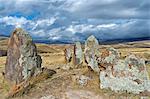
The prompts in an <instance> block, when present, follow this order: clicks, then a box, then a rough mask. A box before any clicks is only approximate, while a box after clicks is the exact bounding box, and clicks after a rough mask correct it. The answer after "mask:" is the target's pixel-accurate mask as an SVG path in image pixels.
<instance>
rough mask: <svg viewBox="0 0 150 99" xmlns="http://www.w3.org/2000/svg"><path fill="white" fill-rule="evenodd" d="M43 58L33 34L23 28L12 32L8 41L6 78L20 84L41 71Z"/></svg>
mask: <svg viewBox="0 0 150 99" xmlns="http://www.w3.org/2000/svg"><path fill="white" fill-rule="evenodd" d="M41 63H42V59H41V57H40V56H39V55H38V54H37V48H36V46H35V44H34V43H33V41H32V38H31V36H30V35H29V34H28V33H27V32H26V31H24V30H23V29H21V28H17V29H15V30H14V32H13V33H12V34H11V37H10V39H9V42H8V49H7V60H6V66H5V78H6V79H7V80H8V82H11V84H18V83H20V82H22V81H24V80H26V79H28V78H29V77H31V76H34V75H36V74H38V72H39V71H41Z"/></svg>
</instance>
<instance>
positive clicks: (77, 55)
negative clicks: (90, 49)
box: [73, 42, 83, 65]
mask: <svg viewBox="0 0 150 99" xmlns="http://www.w3.org/2000/svg"><path fill="white" fill-rule="evenodd" d="M73 55H74V65H80V64H82V62H83V52H82V48H81V43H80V42H76V43H75V45H74V54H73Z"/></svg>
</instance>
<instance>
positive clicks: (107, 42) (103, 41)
mask: <svg viewBox="0 0 150 99" xmlns="http://www.w3.org/2000/svg"><path fill="white" fill-rule="evenodd" d="M144 40H150V37H143V38H126V39H112V40H99V42H100V44H117V43H126V42H134V41H144ZM33 41H34V42H35V43H46V44H73V43H74V42H73V41H68V40H55V41H54V40H45V39H34V40H33ZM81 43H84V41H81Z"/></svg>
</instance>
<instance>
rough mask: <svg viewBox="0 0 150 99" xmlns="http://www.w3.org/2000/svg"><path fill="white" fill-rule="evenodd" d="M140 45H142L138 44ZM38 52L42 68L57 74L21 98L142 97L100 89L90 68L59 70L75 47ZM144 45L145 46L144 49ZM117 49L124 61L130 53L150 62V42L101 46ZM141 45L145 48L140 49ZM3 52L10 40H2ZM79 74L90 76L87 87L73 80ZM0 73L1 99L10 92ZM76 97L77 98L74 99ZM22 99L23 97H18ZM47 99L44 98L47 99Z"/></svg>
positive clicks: (2, 64)
mask: <svg viewBox="0 0 150 99" xmlns="http://www.w3.org/2000/svg"><path fill="white" fill-rule="evenodd" d="M138 43H139V44H138ZM36 45H37V49H38V53H39V54H40V55H41V56H42V60H43V62H42V66H43V67H47V68H50V69H54V70H55V71H56V72H57V73H56V74H55V75H54V76H53V77H52V78H51V79H48V80H46V81H43V82H40V83H38V84H36V85H35V86H34V88H32V89H31V90H30V92H29V93H28V94H27V95H24V96H23V97H21V99H29V98H30V99H31V97H32V98H34V99H40V97H46V96H47V97H48V96H49V97H51V95H52V96H55V97H56V98H58V99H78V98H79V97H83V98H81V99H139V98H140V96H139V95H133V94H125V93H115V92H112V91H110V90H100V89H99V76H98V75H97V74H95V73H93V72H90V71H88V69H87V67H82V68H80V69H72V70H62V69H60V68H61V67H62V66H64V65H66V64H65V57H64V49H65V48H68V47H70V48H73V46H71V45H61V44H57V45H47V44H36ZM143 45H144V46H143ZM110 46H112V47H114V48H116V49H118V50H119V52H121V58H125V56H127V55H128V54H129V53H134V54H136V55H138V56H140V57H142V58H144V59H145V60H148V61H150V42H148V41H146V42H135V43H128V44H116V45H100V46H99V47H100V49H102V48H107V47H110ZM141 46H142V47H141ZM0 49H4V50H6V49H7V41H6V40H5V41H0ZM5 62H6V57H0V72H2V71H4V67H5ZM147 70H148V72H149V75H150V64H147ZM78 75H87V76H91V78H92V80H89V81H88V84H87V86H84V87H83V86H80V85H78V84H77V83H76V81H75V80H74V77H76V76H78ZM3 79H4V78H3V76H2V75H1V74H0V97H1V99H3V98H5V96H6V95H7V93H8V90H9V88H8V86H7V85H6V84H5V82H4V80H3ZM73 97H74V98H73ZM16 99H20V97H18V98H16ZM44 99H45V98H44Z"/></svg>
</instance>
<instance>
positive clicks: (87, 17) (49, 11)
mask: <svg viewBox="0 0 150 99" xmlns="http://www.w3.org/2000/svg"><path fill="white" fill-rule="evenodd" d="M149 20H150V1H149V0H9V1H7V2H6V0H0V33H3V34H7V35H8V34H9V33H10V32H11V31H12V30H13V28H15V27H22V28H24V29H26V30H27V31H29V33H31V35H32V36H33V37H35V38H42V39H51V40H54V41H55V40H62V41H76V40H79V41H83V40H85V39H86V38H87V36H89V35H92V34H93V35H95V36H96V37H97V38H98V39H104V40H105V39H124V38H137V37H150V28H149V27H150V21H149Z"/></svg>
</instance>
